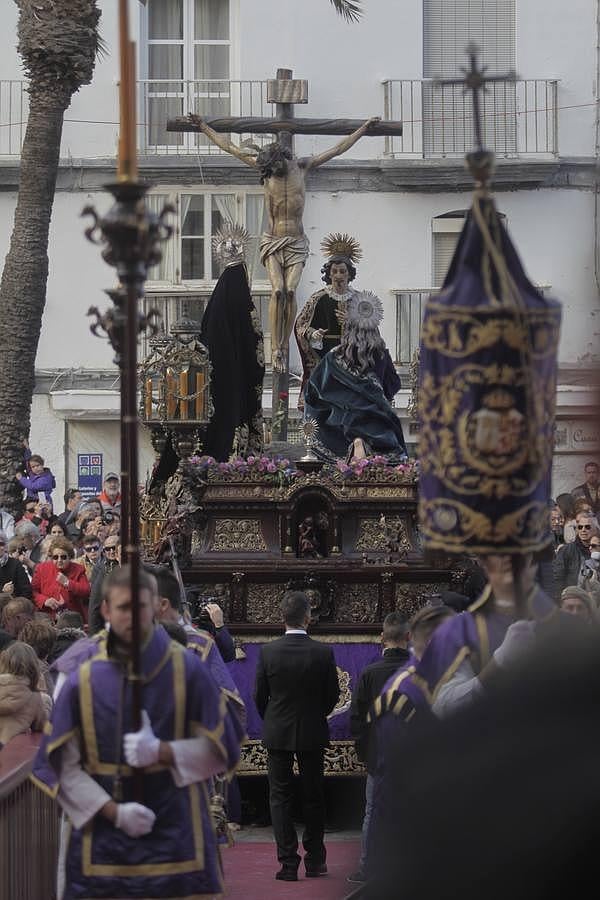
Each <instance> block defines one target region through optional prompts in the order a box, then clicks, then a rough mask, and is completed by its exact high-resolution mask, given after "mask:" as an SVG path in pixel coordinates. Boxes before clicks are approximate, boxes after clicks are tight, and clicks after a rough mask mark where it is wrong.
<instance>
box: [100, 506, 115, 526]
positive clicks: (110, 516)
mask: <svg viewBox="0 0 600 900" xmlns="http://www.w3.org/2000/svg"><path fill="white" fill-rule="evenodd" d="M114 520H115V516H114V513H112V512H111V511H110V509H108V510H107V511H106V512H105V513H104V515H103V516H102V522H103V524H104V525H111V524H112V523H113V522H114Z"/></svg>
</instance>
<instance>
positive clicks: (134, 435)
mask: <svg viewBox="0 0 600 900" xmlns="http://www.w3.org/2000/svg"><path fill="white" fill-rule="evenodd" d="M119 57H120V67H121V80H120V84H119V100H120V116H119V122H120V124H119V152H118V164H117V181H116V182H115V183H112V184H109V185H107V186H106V189H107V190H108V191H110V193H111V194H112V195H113V197H114V199H115V203H114V204H113V206H112V207H111V209H110V210H109V211H108V213H107V214H106V215H105V216H104V217H103V218H102V219H100V218H99V216H98V214H97V213H96V211H95V209H94V208H93V207H90V206H88V207H86V208H85V209H84V210H83V215H91V216H92V217H93V223H92V225H91V226H90V227H89V228H87V229H86V237H88V239H89V240H91V241H93V242H94V243H97V244H100V245H101V246H102V248H103V249H102V256H103V258H104V259H105V261H106V262H107V263H108V264H109V265H111V266H114V267H115V268H116V270H117V275H118V278H119V282H120V289H119V290H116V291H111V292H110V293H109V296H110V298H111V300H113V303H114V306H113V308H112V309H109V310H108V311H107V312H105V313H100V311H99V310H98V309H96V308H94V309H92V310H90V314H93V315H95V317H96V320H95V322H94V323H93V325H92V326H91V327H92V331H93V332H94V333H97V332H98V331H99V330H102V331H104V332H105V334H106V335H107V337H108V340H109V341H110V343H111V345H112V346H113V347H114V349H115V351H116V358H115V361H116V363H117V364H118V366H119V369H120V373H121V470H122V475H123V477H122V487H123V491H124V492H126V496H125V493H124V496H123V508H124V512H125V515H124V516H123V520H122V523H121V527H122V544H123V546H124V549H125V559H126V561H127V562H128V563H129V566H130V571H131V581H130V588H131V599H132V644H131V670H132V671H131V676H130V677H131V687H132V719H133V722H132V725H133V728H135V729H137V728H139V727H140V726H141V709H142V690H141V688H142V683H141V627H140V609H139V585H140V521H139V496H138V482H139V477H138V410H137V340H138V335H139V333H140V332H141V331H145V330H146V329H147V328H148V327H149V324H150V323H149V322H148V320H147V318H146V317H144V316H142V315H141V314H140V312H139V310H138V300H139V299H140V298H141V297H142V296H143V295H144V284H145V281H146V278H147V272H148V268H149V267H150V266H153V265H156V264H157V263H158V262H160V259H161V251H160V248H159V244H160V243H161V242H162V241H165V240H167V239H168V238H169V237H170V235H171V232H172V229H171V227H170V226H168V225H167V224H166V223H165V216H166V215H167V213H171V212H174V210H173V208H172V207H171V206H165V208H164V209H163V210H162V212H161V214H160V215H159V216H157V215H156V214H155V213H153V212H151V211H150V210H149V209H148V208H147V206H146V204H145V203H144V195H145V193H146V190H147V187H146V186H145V185H143V184H140V183H139V182H138V181H137V175H138V172H137V157H136V114H135V107H136V103H135V44H133V43H132V42H131V41H130V39H129V18H128V12H127V0H119ZM141 791H142V779H141V773H140V777H139V778H136V782H135V794H136V799H138V798H139V797H140V796H141Z"/></svg>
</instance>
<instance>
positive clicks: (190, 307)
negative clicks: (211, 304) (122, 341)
mask: <svg viewBox="0 0 600 900" xmlns="http://www.w3.org/2000/svg"><path fill="white" fill-rule="evenodd" d="M210 294H211V292H210V291H209V290H206V291H202V292H200V291H197V292H191V291H190V292H185V291H182V292H181V293H167V292H148V293H147V294H146V295H145V296H144V298H143V299H142V309H141V312H142V313H143V314H144V315H147V314H148V313H149V312H150V310H152V309H155V310H156V311H157V312H158V314H159V319H158V321H157V323H156V324H157V326H158V334H157V337H162V336H165V335H168V334H169V333H170V331H171V328H172V327H173V325H175V323H176V322H178V321H179V319H192V321H195V322H201V321H202V316H203V315H204V310H205V309H206V304H207V303H208V301H209V299H210ZM252 299H253V301H254V305H255V307H256V309H257V312H258V314H259V315H260V320H261V325H262V329H263V337H264V344H265V358H266V360H267V362H268V364H269V365H270V361H271V335H270V333H269V299H270V297H269V294H267V293H260V292H255V293H254V294H253V295H252ZM150 340H151V339H150V338H149V337H148V335H142V337H141V340H140V349H139V355H140V359H144V358H145V357H146V356H147V355H148V353H149V352H150Z"/></svg>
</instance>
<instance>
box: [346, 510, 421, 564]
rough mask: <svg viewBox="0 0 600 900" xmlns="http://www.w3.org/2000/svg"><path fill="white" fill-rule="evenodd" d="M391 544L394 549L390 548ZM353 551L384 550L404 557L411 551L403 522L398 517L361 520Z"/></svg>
mask: <svg viewBox="0 0 600 900" xmlns="http://www.w3.org/2000/svg"><path fill="white" fill-rule="evenodd" d="M382 519H383V520H384V521H382ZM392 544H393V545H394V548H392ZM355 549H356V550H385V551H387V552H395V553H397V554H399V555H401V556H406V554H407V553H408V552H409V551H410V549H411V545H410V541H409V540H408V537H407V536H406V526H405V524H404V521H403V520H402V518H401V517H400V516H390V517H389V518H387V517H385V516H380V518H379V519H361V520H360V528H359V533H358V538H357V540H356V548H355Z"/></svg>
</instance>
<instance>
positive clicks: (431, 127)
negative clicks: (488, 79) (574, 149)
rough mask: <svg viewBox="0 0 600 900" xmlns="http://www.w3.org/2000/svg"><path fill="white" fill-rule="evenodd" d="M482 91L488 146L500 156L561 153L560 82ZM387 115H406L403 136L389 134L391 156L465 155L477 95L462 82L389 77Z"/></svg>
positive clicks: (531, 81) (520, 83)
mask: <svg viewBox="0 0 600 900" xmlns="http://www.w3.org/2000/svg"><path fill="white" fill-rule="evenodd" d="M487 88H488V91H487V93H484V94H483V95H482V101H481V111H482V119H483V122H482V124H483V135H484V143H485V146H486V147H489V148H490V149H491V150H493V151H494V152H495V153H496V155H497V156H499V157H514V156H522V155H528V154H532V155H538V156H543V155H549V156H557V155H558V81H556V80H555V79H542V78H532V79H524V80H523V79H520V80H518V81H515V82H511V83H503V82H498V83H492V84H488V86H487ZM383 91H384V116H385V118H386V119H400V120H401V121H402V123H403V132H402V135H401V136H400V137H395V136H394V137H387V138H386V146H385V152H386V155H388V156H412V157H414V158H419V157H421V158H429V157H440V156H441V157H444V156H462V155H463V154H464V153H466V152H468V151H469V150H471V149H472V148H473V109H472V102H471V98H470V96H469V95H467V94H463V91H462V88H461V87H460V86H456V85H443V86H436V85H435V84H434V82H433V81H431V80H417V79H411V80H399V79H388V80H386V81H384V82H383Z"/></svg>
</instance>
